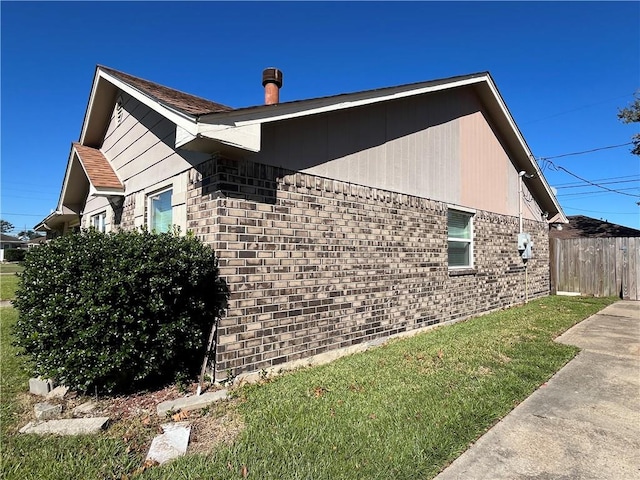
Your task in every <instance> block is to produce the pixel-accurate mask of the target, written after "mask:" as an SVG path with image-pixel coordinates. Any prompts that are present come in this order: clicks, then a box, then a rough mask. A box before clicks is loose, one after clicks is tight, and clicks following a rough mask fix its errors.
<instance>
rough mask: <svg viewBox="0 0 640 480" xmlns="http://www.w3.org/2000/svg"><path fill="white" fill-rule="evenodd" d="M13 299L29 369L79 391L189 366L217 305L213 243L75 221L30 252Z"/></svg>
mask: <svg viewBox="0 0 640 480" xmlns="http://www.w3.org/2000/svg"><path fill="white" fill-rule="evenodd" d="M24 265H25V270H24V272H23V274H22V275H21V282H20V285H19V286H18V290H17V292H16V300H15V301H14V305H15V306H16V307H17V308H18V310H19V312H20V316H19V320H18V322H17V324H16V330H15V337H16V344H17V346H19V347H21V349H22V352H23V353H24V354H26V355H28V356H29V357H30V358H31V360H32V365H33V372H32V373H33V374H35V375H40V376H43V377H48V378H54V379H56V380H57V381H58V383H61V384H64V385H66V386H68V387H71V388H74V389H78V390H81V391H91V392H93V391H94V389H95V388H97V389H98V390H99V391H101V392H118V391H130V390H133V389H136V388H141V387H148V386H150V385H156V384H159V383H161V382H167V381H171V380H173V379H174V378H175V377H176V376H183V375H192V374H193V373H195V372H197V370H198V366H199V364H200V362H201V361H202V358H203V354H204V351H205V349H206V346H207V345H206V344H207V340H208V335H209V331H210V329H211V326H212V324H213V322H214V321H215V319H216V318H217V317H218V315H219V314H220V313H221V310H222V309H223V308H224V307H225V305H226V298H227V289H226V286H225V284H224V282H222V281H221V280H220V279H219V277H218V265H217V261H216V258H215V255H214V253H213V251H212V250H211V249H210V248H209V247H207V246H206V245H203V244H202V243H200V242H199V241H198V240H197V239H195V238H193V237H192V236H186V237H180V236H178V235H175V234H173V233H163V234H153V233H149V232H146V231H135V232H117V233H108V234H104V233H99V232H96V231H95V230H93V229H92V230H88V231H83V232H80V233H74V234H71V235H66V236H63V237H60V238H58V239H56V240H54V241H52V242H49V243H47V244H46V245H43V246H41V247H38V248H35V249H33V251H31V252H29V255H27V258H26V259H25V262H24Z"/></svg>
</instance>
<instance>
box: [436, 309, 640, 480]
mask: <svg viewBox="0 0 640 480" xmlns="http://www.w3.org/2000/svg"><path fill="white" fill-rule="evenodd" d="M557 341H559V342H561V343H566V344H570V345H576V346H579V347H581V348H582V349H583V350H582V351H581V352H580V353H579V354H578V356H577V357H576V358H575V359H573V360H572V361H571V362H569V363H568V364H567V365H566V366H565V367H564V368H563V369H561V370H560V371H559V372H558V373H557V374H556V375H554V376H553V377H552V378H551V379H550V380H549V382H547V383H546V384H545V385H544V386H542V387H541V388H539V389H538V390H537V391H536V392H534V393H533V394H532V395H531V396H530V397H529V398H527V399H526V400H525V401H524V402H523V403H521V404H520V405H518V406H517V407H516V408H515V409H514V410H513V411H512V412H511V413H510V414H509V415H507V416H506V417H505V418H504V419H503V420H502V421H500V422H499V423H498V424H497V425H496V426H495V427H493V428H492V429H491V430H489V432H487V433H486V434H485V435H484V436H482V437H481V438H480V439H479V440H478V441H477V442H476V443H475V444H474V445H473V446H472V447H471V448H469V450H467V451H466V452H465V453H464V454H462V455H461V456H460V457H459V458H458V459H457V460H455V461H454V462H453V463H452V464H451V465H450V466H449V467H447V468H446V469H445V470H444V471H443V472H442V473H441V474H440V475H438V476H437V477H436V480H454V479H456V480H462V479H464V480H484V479H486V480H489V479H490V480H501V479H504V480H506V479H509V480H514V479H533V478H535V479H537V480H545V479H574V478H575V479H594V480H595V479H598V480H626V479H629V480H631V479H637V478H640V350H639V349H638V345H639V344H640V302H630V301H620V302H617V303H615V304H614V305H611V306H609V307H607V308H605V309H604V310H602V311H601V312H600V313H598V314H596V315H593V316H592V317H589V318H588V319H587V320H584V321H583V322H581V323H579V324H578V325H576V326H575V327H573V328H572V329H570V330H568V331H567V332H566V333H565V334H563V335H562V336H561V337H559V338H558V339H557Z"/></svg>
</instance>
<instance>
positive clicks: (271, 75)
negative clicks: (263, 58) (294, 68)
mask: <svg viewBox="0 0 640 480" xmlns="http://www.w3.org/2000/svg"><path fill="white" fill-rule="evenodd" d="M267 83H275V84H276V86H277V87H278V88H280V87H282V72H281V71H280V70H278V69H277V68H275V67H269V68H265V69H264V70H263V72H262V86H263V87H264V86H265V85H266V84H267Z"/></svg>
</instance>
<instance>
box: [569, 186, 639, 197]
mask: <svg viewBox="0 0 640 480" xmlns="http://www.w3.org/2000/svg"><path fill="white" fill-rule="evenodd" d="M585 187H586V185H585ZM637 189H638V187H631V188H620V189H619V190H617V191H616V193H618V192H621V191H623V190H637ZM594 193H595V194H600V195H607V194H609V193H611V192H601V191H600V190H591V191H589V192H578V193H561V194H559V195H558V197H575V196H577V195H592V194H594Z"/></svg>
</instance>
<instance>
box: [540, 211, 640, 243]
mask: <svg viewBox="0 0 640 480" xmlns="http://www.w3.org/2000/svg"><path fill="white" fill-rule="evenodd" d="M567 219H568V220H569V223H567V224H564V225H563V226H562V230H557V229H555V228H551V230H549V238H561V239H566V238H610V237H640V230H636V229H635V228H630V227H625V226H623V225H617V224H615V223H609V222H607V221H606V220H598V219H596V218H591V217H586V216H584V215H571V216H569V217H567Z"/></svg>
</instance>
